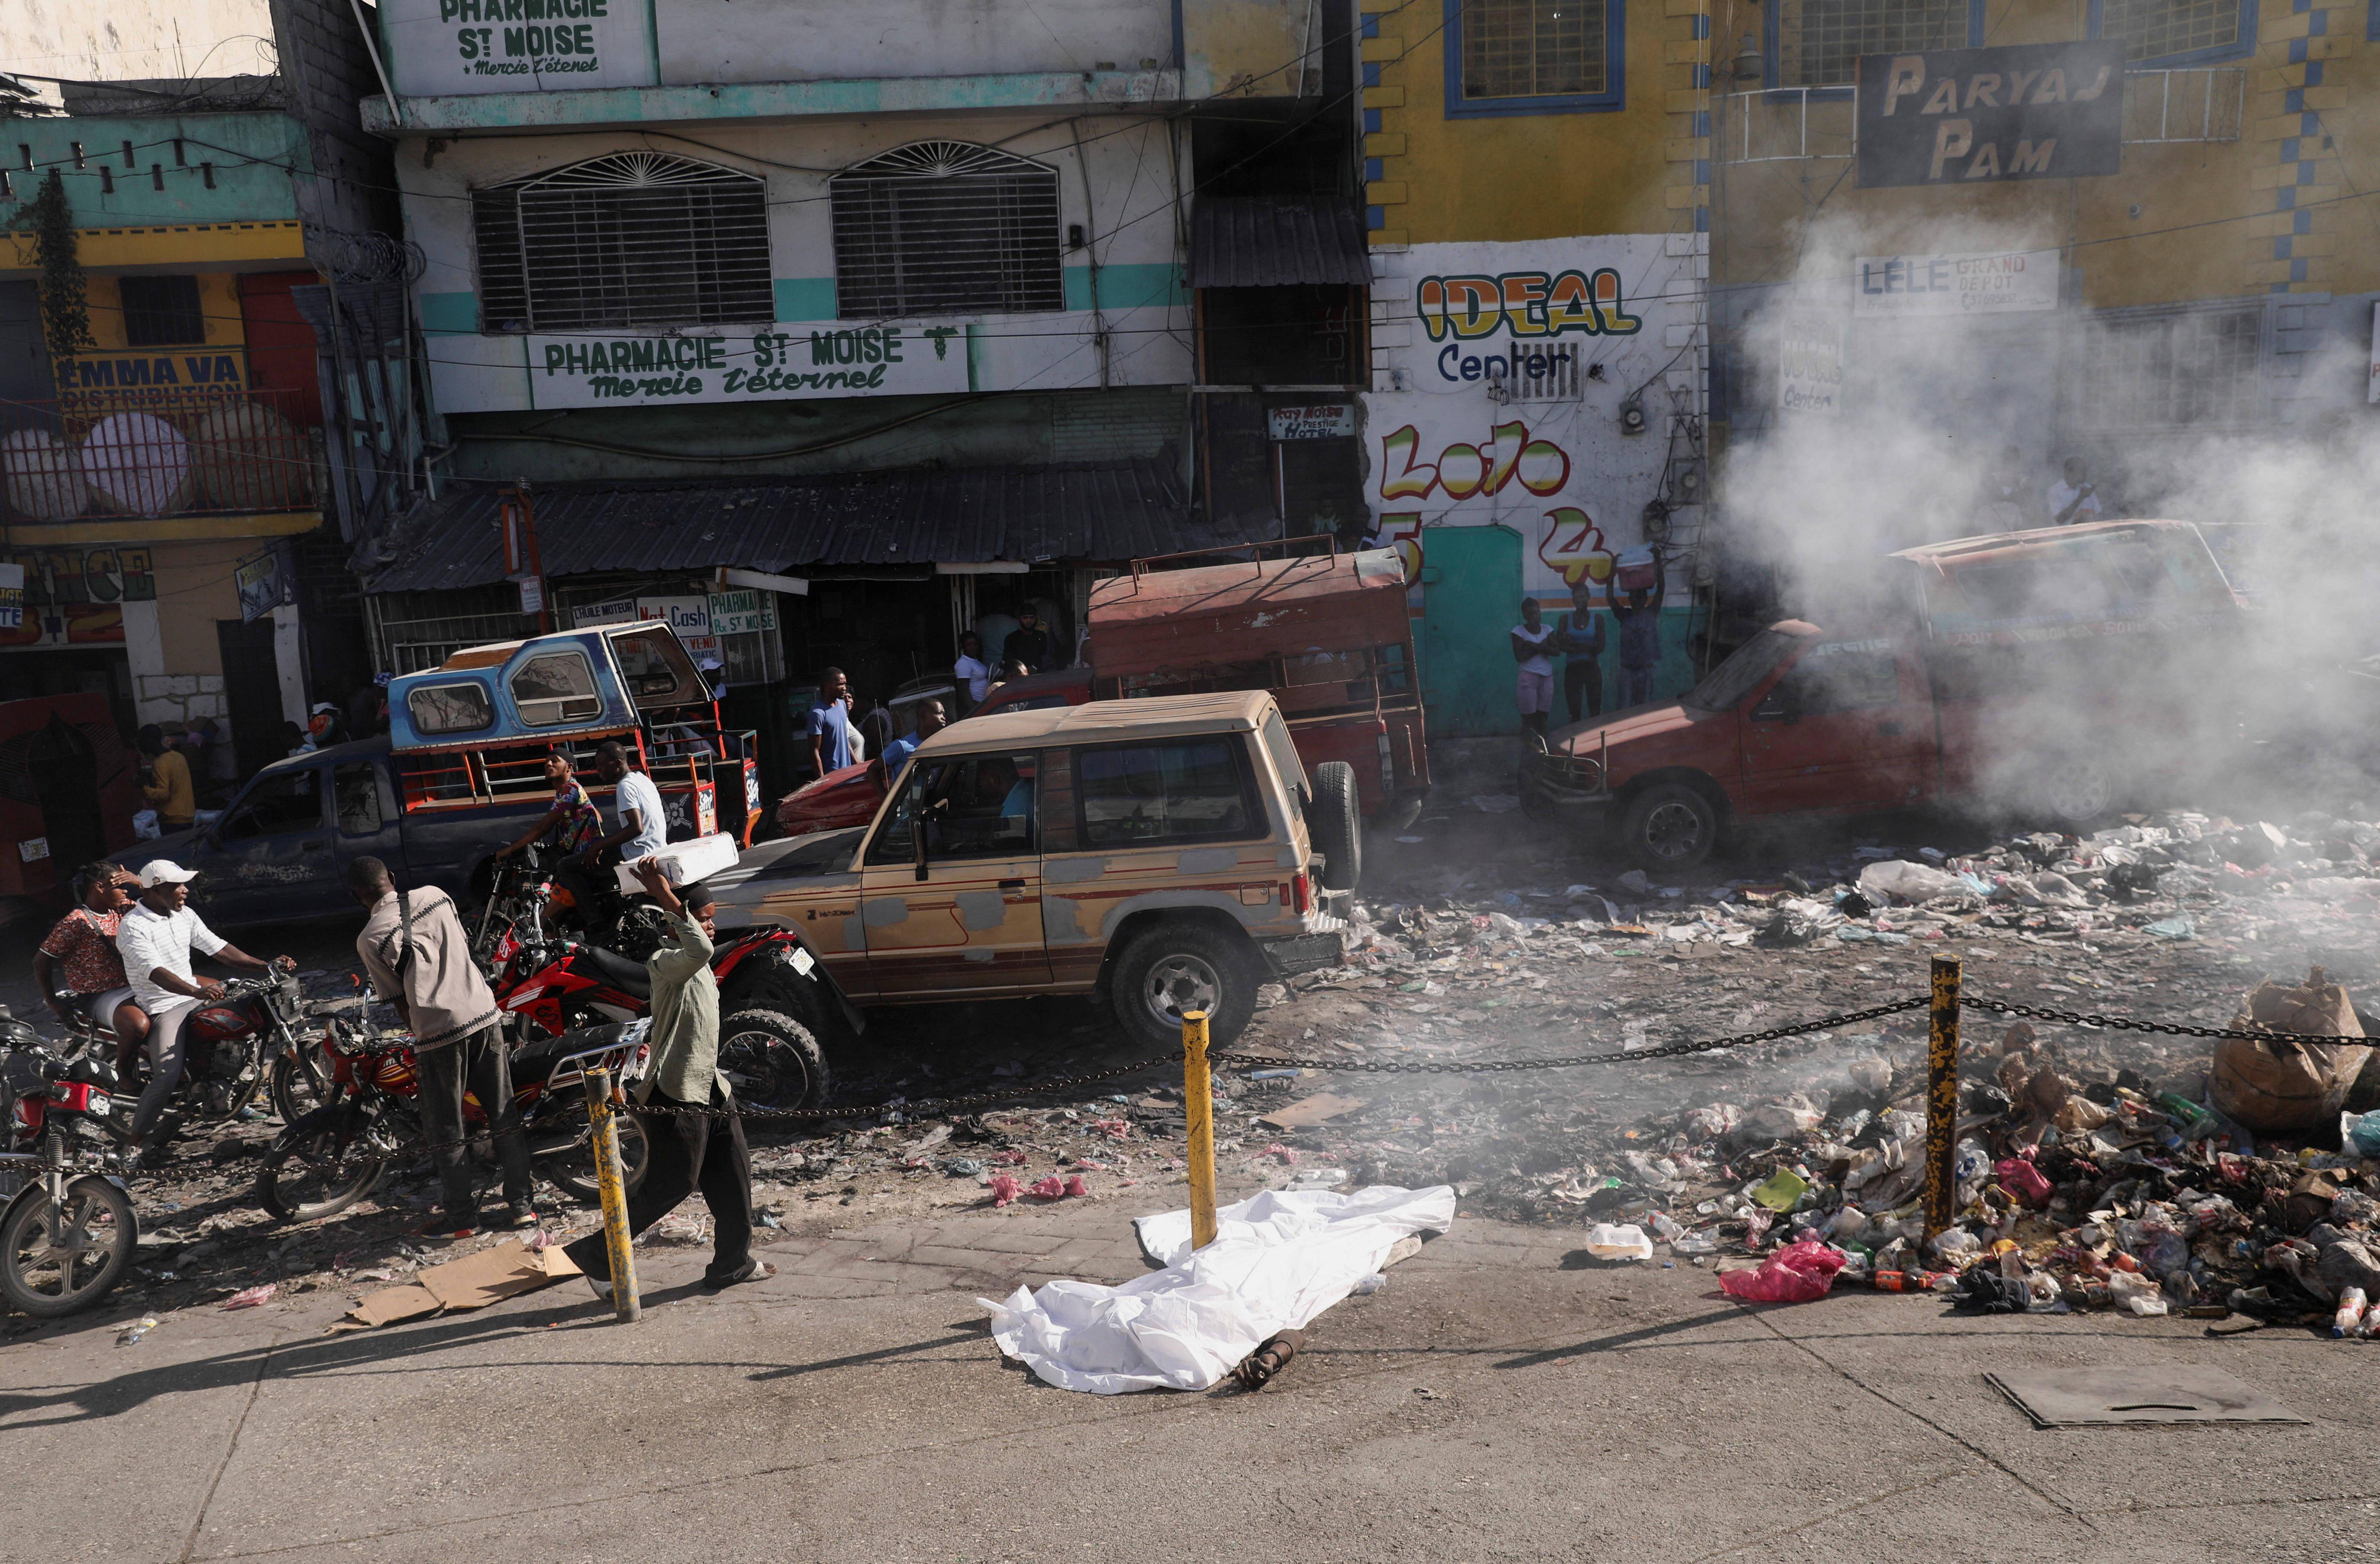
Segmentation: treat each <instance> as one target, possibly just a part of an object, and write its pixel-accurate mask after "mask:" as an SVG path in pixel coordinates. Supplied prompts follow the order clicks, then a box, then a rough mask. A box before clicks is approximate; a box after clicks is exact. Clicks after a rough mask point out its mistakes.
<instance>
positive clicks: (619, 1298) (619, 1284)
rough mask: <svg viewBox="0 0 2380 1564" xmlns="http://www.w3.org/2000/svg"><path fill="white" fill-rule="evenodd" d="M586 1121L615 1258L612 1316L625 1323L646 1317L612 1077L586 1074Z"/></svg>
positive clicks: (606, 1242)
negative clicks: (624, 1185) (592, 1138)
mask: <svg viewBox="0 0 2380 1564" xmlns="http://www.w3.org/2000/svg"><path fill="white" fill-rule="evenodd" d="M586 1081H587V1118H588V1121H589V1122H590V1123H591V1124H593V1125H594V1130H595V1188H596V1191H597V1193H598V1194H601V1196H602V1200H603V1247H604V1248H605V1249H607V1250H609V1251H610V1252H611V1256H612V1313H613V1316H614V1317H615V1318H617V1319H619V1320H621V1321H622V1322H623V1323H625V1322H628V1321H632V1320H635V1319H637V1317H639V1316H640V1315H643V1313H644V1307H643V1305H642V1304H641V1303H639V1302H638V1301H637V1257H636V1253H635V1251H634V1250H633V1249H631V1248H630V1247H629V1243H628V1196H627V1192H626V1191H625V1190H624V1189H622V1188H621V1187H620V1186H621V1184H622V1182H623V1180H622V1178H621V1174H620V1134H619V1131H618V1129H617V1128H616V1127H615V1126H614V1125H613V1114H614V1112H615V1111H618V1110H617V1109H613V1106H612V1073H611V1072H610V1071H609V1070H589V1072H587V1077H586Z"/></svg>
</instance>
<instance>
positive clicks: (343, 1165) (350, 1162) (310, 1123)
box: [256, 1103, 387, 1222]
mask: <svg viewBox="0 0 2380 1564" xmlns="http://www.w3.org/2000/svg"><path fill="white" fill-rule="evenodd" d="M346 1117H347V1116H346V1111H345V1109H344V1105H341V1104H335V1103H334V1104H333V1105H332V1106H330V1107H328V1108H318V1109H315V1110H314V1111H313V1112H311V1113H309V1114H307V1115H306V1116H305V1117H304V1118H303V1119H300V1120H298V1121H297V1122H296V1123H294V1124H292V1125H290V1126H289V1127H288V1128H287V1129H286V1130H284V1131H283V1132H282V1133H281V1138H280V1139H278V1140H276V1141H274V1142H273V1149H272V1150H271V1151H270V1152H268V1153H267V1154H266V1155H265V1158H264V1166H263V1168H262V1169H261V1170H259V1171H258V1173H257V1175H256V1199H257V1204H259V1205H261V1206H263V1207H264V1208H265V1210H267V1211H269V1212H271V1213H272V1214H273V1216H274V1217H276V1218H279V1219H280V1220H282V1221H285V1222H310V1221H315V1220H318V1219H320V1218H323V1217H331V1216H336V1215H337V1214H338V1213H339V1212H341V1211H344V1210H346V1208H347V1207H348V1206H353V1205H354V1204H355V1203H356V1202H357V1201H358V1200H361V1199H362V1198H363V1197H364V1196H365V1195H367V1194H370V1193H371V1192H372V1186H373V1185H375V1184H377V1183H379V1182H380V1176H381V1173H382V1171H383V1169H384V1168H385V1167H386V1166H387V1163H386V1160H385V1158H383V1156H382V1154H381V1152H382V1148H381V1147H379V1146H373V1145H371V1144H370V1139H371V1133H370V1130H369V1129H367V1130H366V1131H365V1133H364V1134H362V1135H358V1136H353V1137H350V1135H349V1134H348V1125H347V1123H346Z"/></svg>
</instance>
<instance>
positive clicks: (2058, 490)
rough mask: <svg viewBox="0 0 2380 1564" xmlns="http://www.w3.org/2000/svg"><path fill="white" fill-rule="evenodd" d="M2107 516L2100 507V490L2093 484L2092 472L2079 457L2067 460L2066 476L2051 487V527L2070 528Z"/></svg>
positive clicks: (2070, 457)
mask: <svg viewBox="0 0 2380 1564" xmlns="http://www.w3.org/2000/svg"><path fill="white" fill-rule="evenodd" d="M2106 514H2107V512H2106V508H2105V507H2104V506H2102V505H2101V504H2100V503H2099V486H2098V485H2097V484H2095V483H2094V482H2092V481H2091V468H2090V467H2089V466H2088V464H2086V463H2085V462H2084V461H2083V458H2082V457H2080V456H2069V457H2067V458H2066V471H2065V476H2064V477H2063V478H2061V479H2058V481H2057V482H2056V483H2053V484H2051V485H2050V486H2049V525H2050V526H2052V527H2069V526H2071V525H2073V524H2074V523H2076V522H2081V521H2097V520H2099V519H2100V518H2101V517H2102V516H2104V515H2106Z"/></svg>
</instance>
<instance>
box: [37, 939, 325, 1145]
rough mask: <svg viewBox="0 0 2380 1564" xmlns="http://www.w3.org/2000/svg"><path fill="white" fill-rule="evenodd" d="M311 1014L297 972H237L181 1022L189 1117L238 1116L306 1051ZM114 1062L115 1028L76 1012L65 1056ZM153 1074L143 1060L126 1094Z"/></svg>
mask: <svg viewBox="0 0 2380 1564" xmlns="http://www.w3.org/2000/svg"><path fill="white" fill-rule="evenodd" d="M311 1020H312V1015H311V1012H310V1007H309V1006H308V1004H307V1002H306V1000H305V998H304V996H303V993H302V990H301V989H300V988H299V985H298V982H297V976H295V975H294V974H291V973H285V972H273V973H268V974H266V975H265V976H261V977H235V978H233V979H231V980H230V981H228V982H226V983H225V984H224V985H223V991H222V993H220V994H219V995H217V996H216V997H215V998H213V999H211V1000H200V1001H199V1007H198V1009H197V1010H196V1011H195V1012H192V1013H191V1015H190V1018H189V1019H188V1021H186V1022H184V1023H183V1024H182V1035H183V1037H184V1039H185V1044H186V1050H187V1051H186V1054H185V1057H184V1061H183V1065H182V1082H181V1085H178V1086H176V1087H175V1088H174V1102H175V1103H176V1105H177V1107H178V1109H179V1111H180V1113H181V1114H182V1117H183V1121H184V1122H186V1123H212V1122H217V1121H222V1120H226V1119H234V1118H237V1117H238V1116H239V1113H240V1111H241V1110H242V1109H246V1108H248V1107H249V1106H251V1105H252V1104H253V1103H254V1102H255V1101H256V1099H257V1096H258V1094H259V1093H261V1092H262V1091H263V1090H264V1086H265V1082H266V1080H267V1078H268V1077H269V1076H270V1075H271V1074H272V1073H273V1072H274V1071H275V1070H276V1069H279V1068H282V1067H283V1066H284V1065H285V1061H288V1060H291V1059H293V1058H295V1057H297V1055H299V1054H301V1053H303V1052H304V1051H305V1047H304V1045H305V1042H306V1040H307V1038H306V1033H307V1031H308V1030H309V1028H310V1023H311ZM85 1055H88V1056H90V1057H93V1058H98V1059H103V1060H109V1061H113V1060H114V1059H115V1029H114V1028H113V1027H111V1026H109V1025H107V1024H105V1023H103V1022H95V1021H92V1020H91V1018H89V1017H88V1016H85V1015H82V1014H80V1013H77V1014H76V1016H75V1019H74V1025H73V1035H72V1037H70V1038H69V1040H68V1042H67V1049H66V1050H65V1056H66V1057H67V1058H69V1059H73V1058H78V1057H82V1056H85ZM147 1074H148V1061H147V1060H146V1059H145V1058H144V1059H143V1060H142V1061H140V1063H139V1064H137V1065H136V1066H135V1067H134V1069H133V1071H132V1078H131V1079H130V1080H128V1081H126V1082H124V1083H123V1088H122V1089H123V1093H124V1095H125V1096H126V1097H134V1098H137V1097H140V1088H141V1085H142V1083H143V1081H144V1079H145V1077H146V1076H147Z"/></svg>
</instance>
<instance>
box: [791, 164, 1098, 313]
mask: <svg viewBox="0 0 2380 1564" xmlns="http://www.w3.org/2000/svg"><path fill="white" fill-rule="evenodd" d="M831 184H832V189H833V192H834V200H833V205H834V279H835V304H836V313H837V314H839V315H841V316H842V317H843V318H844V319H845V320H859V321H867V320H884V319H888V318H892V317H896V316H915V315H969V314H1018V313H1023V312H1025V311H1027V310H1036V309H1064V308H1065V304H1066V295H1065V286H1064V284H1063V282H1062V278H1061V276H1060V269H1059V265H1058V172H1057V170H1055V169H1053V168H1049V167H1046V166H1044V165H1043V164H1038V163H1030V162H1027V161H1026V159H1024V158H1021V157H1012V156H1010V155H1009V154H1008V153H1006V152H994V151H992V150H991V149H990V147H977V146H971V145H969V144H967V143H966V142H964V141H918V142H915V143H913V144H912V145H909V146H906V147H901V148H898V149H896V150H894V151H892V152H886V153H884V154H883V155H882V156H880V157H873V158H870V159H868V161H867V162H866V163H863V164H858V165H857V166H856V167H852V168H846V169H844V171H843V172H842V173H840V174H838V175H836V176H834V178H833V179H832V181H831Z"/></svg>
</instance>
